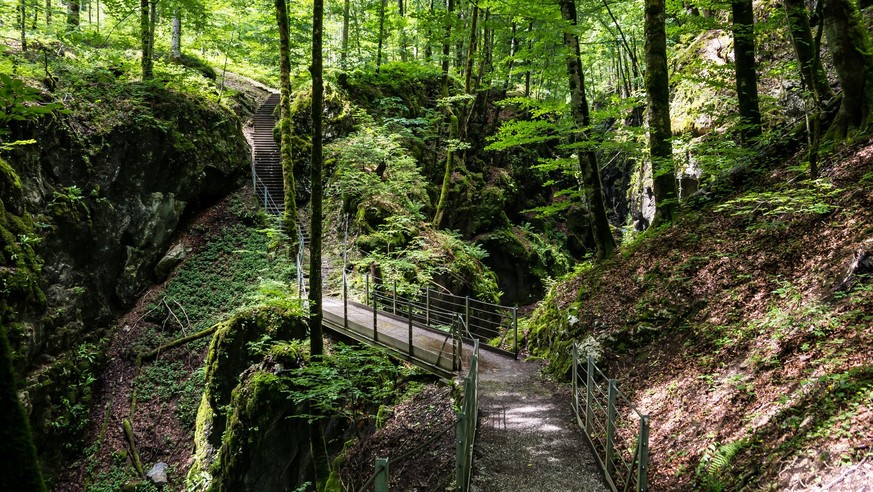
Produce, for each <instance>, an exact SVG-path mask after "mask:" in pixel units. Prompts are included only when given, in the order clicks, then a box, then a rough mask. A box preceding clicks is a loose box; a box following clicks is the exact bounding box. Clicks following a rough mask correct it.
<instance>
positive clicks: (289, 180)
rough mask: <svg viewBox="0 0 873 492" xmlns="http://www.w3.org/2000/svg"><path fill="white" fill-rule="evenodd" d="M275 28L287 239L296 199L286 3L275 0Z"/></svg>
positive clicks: (294, 219) (292, 226) (292, 230)
mask: <svg viewBox="0 0 873 492" xmlns="http://www.w3.org/2000/svg"><path fill="white" fill-rule="evenodd" d="M275 8H276V26H277V27H278V29H279V93H280V99H279V154H280V156H281V159H282V177H283V178H284V185H285V195H284V196H283V197H282V200H283V203H284V209H285V210H284V212H283V215H282V226H283V228H284V229H285V233H286V234H287V235H288V237H292V238H293V237H296V236H297V200H296V196H295V195H296V189H295V186H296V184H295V182H294V161H293V160H292V156H291V145H292V143H291V142H292V135H291V133H292V131H293V128H292V122H291V96H292V94H291V45H290V39H289V31H288V4H287V3H286V2H285V0H275Z"/></svg>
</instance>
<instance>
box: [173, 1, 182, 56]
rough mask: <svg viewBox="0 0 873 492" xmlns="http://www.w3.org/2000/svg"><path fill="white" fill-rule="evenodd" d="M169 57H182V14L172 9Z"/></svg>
mask: <svg viewBox="0 0 873 492" xmlns="http://www.w3.org/2000/svg"><path fill="white" fill-rule="evenodd" d="M170 57H172V58H173V60H175V61H179V60H181V59H182V14H181V12H180V11H179V9H175V10H173V29H172V34H171V36H170Z"/></svg>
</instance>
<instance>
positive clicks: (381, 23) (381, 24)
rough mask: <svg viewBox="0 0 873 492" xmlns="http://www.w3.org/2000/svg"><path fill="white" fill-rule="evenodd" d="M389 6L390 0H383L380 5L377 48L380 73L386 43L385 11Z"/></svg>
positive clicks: (377, 70)
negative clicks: (383, 48) (383, 47)
mask: <svg viewBox="0 0 873 492" xmlns="http://www.w3.org/2000/svg"><path fill="white" fill-rule="evenodd" d="M387 7H388V0H381V3H380V7H379V46H378V48H376V73H379V68H380V67H381V66H382V46H383V45H384V44H385V11H386V10H387Z"/></svg>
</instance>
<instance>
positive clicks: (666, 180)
mask: <svg viewBox="0 0 873 492" xmlns="http://www.w3.org/2000/svg"><path fill="white" fill-rule="evenodd" d="M664 8H665V1H664V0H646V20H645V32H646V92H647V93H648V95H649V154H650V155H651V158H652V182H653V187H652V188H653V191H654V193H655V219H654V221H653V225H660V224H664V223H668V222H672V221H673V215H674V213H675V211H676V205H677V203H678V202H677V197H676V171H675V169H674V167H673V145H672V143H671V142H670V138H672V136H673V132H672V131H671V129H670V86H669V83H670V81H669V76H668V74H667V34H666V32H665V24H664Z"/></svg>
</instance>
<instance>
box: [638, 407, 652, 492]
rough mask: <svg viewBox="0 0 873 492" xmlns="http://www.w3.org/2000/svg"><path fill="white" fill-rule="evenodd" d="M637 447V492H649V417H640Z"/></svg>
mask: <svg viewBox="0 0 873 492" xmlns="http://www.w3.org/2000/svg"><path fill="white" fill-rule="evenodd" d="M637 446H639V447H640V453H639V459H640V461H639V462H638V463H637V492H646V491H647V490H649V473H648V472H649V416H648V415H642V416H640V436H639V441H638V442H637Z"/></svg>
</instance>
